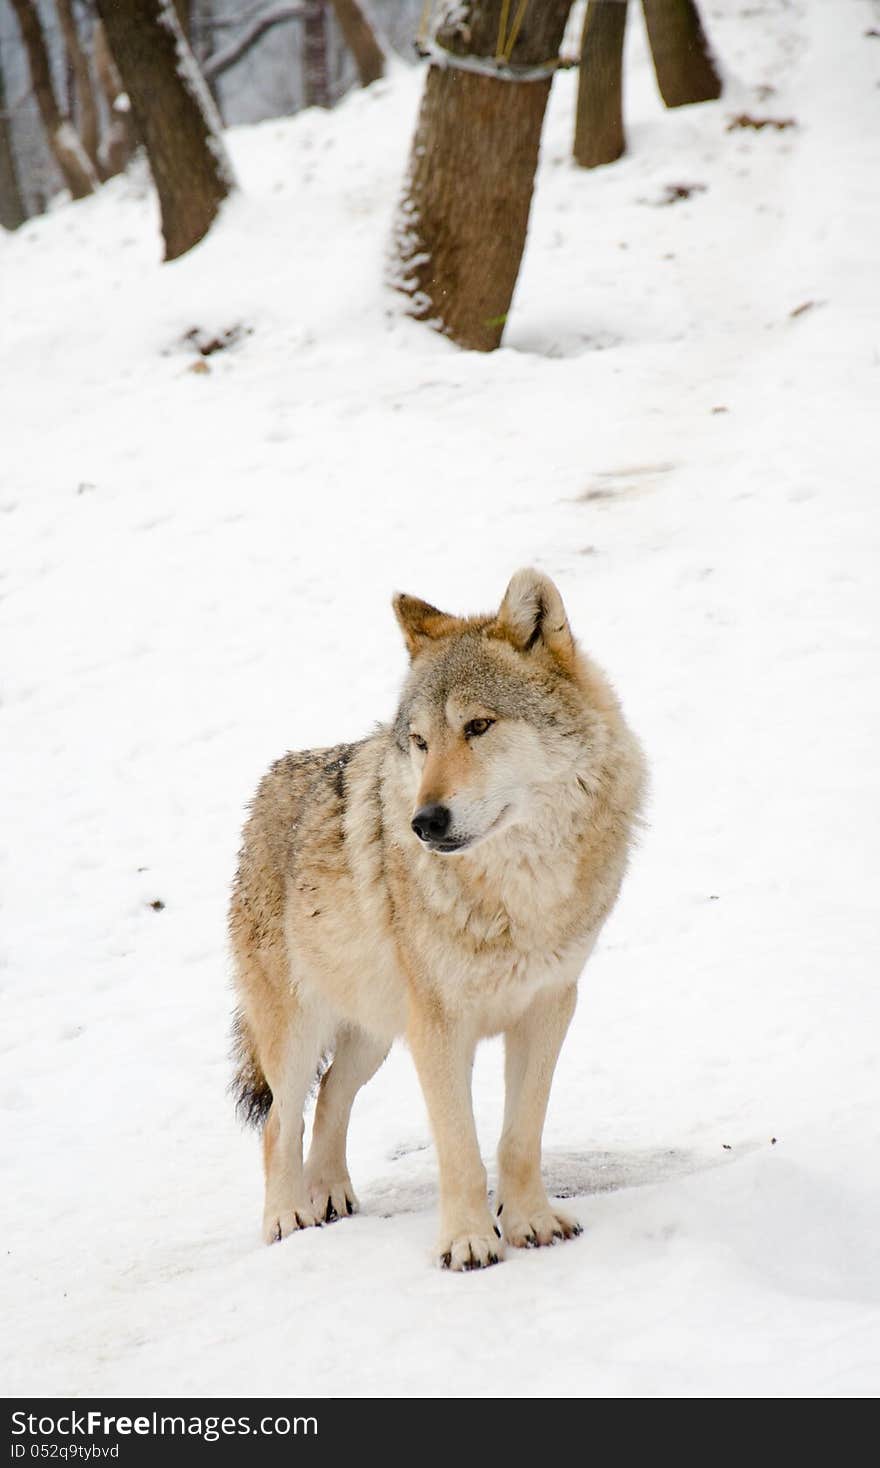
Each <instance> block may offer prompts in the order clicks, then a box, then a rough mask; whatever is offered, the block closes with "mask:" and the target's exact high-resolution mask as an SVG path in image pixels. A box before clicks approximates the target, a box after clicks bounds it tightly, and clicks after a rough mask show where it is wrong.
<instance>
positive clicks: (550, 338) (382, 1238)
mask: <svg viewBox="0 0 880 1468" xmlns="http://www.w3.org/2000/svg"><path fill="white" fill-rule="evenodd" d="M633 9H634V7H631V10H633ZM703 10H704V17H705V20H706V23H707V27H708V29H709V31H710V34H711V37H712V41H713V44H714V46H715V48H716V50H717V52H718V54H719V56H720V57H721V59H722V61H723V64H724V68H725V75H726V84H727V90H726V93H725V96H724V97H723V98H722V99H721V100H720V101H719V102H718V103H715V104H710V105H705V106H701V107H694V108H685V109H681V110H679V111H676V112H664V110H663V109H662V107H661V105H660V104H659V102H658V100H657V98H656V95H655V91H654V87H653V80H652V76H651V72H650V65H649V61H648V59H647V57H646V54H645V46H644V41H643V38H642V35H641V31H640V28H639V27H638V26H637V25H635V24H633V25H631V26H630V35H629V39H628V43H627V46H628V50H627V76H626V111H627V132H628V139H629V145H630V151H629V153H628V155H627V156H626V158H625V159H623V160H622V161H621V162H620V163H618V164H616V165H615V166H613V167H611V168H607V169H603V170H598V171H596V172H593V173H580V172H578V171H577V170H575V169H574V168H573V166H572V165H571V163H570V161H569V151H570V138H571V131H572V126H573V105H574V89H575V85H576V82H575V78H574V76H573V75H572V74H563V75H560V76H559V77H558V78H557V80H556V81H555V83H554V88H553V98H552V103H551V109H550V113H549V115H548V123H547V130H546V136H545V146H544V149H543V154H542V161H541V166H540V176H539V181H538V188H537V192H536V196H535V202H534V209H533V215H532V227H531V232H530V237H529V242H528V249H527V254H526V258H525V261H524V266H523V271H522V275H521V279H520V283H519V287H518V290H517V295H516V299H515V302H514V307H513V310H512V313H511V318H510V324H509V327H508V331H507V335H506V339H505V346H504V349H503V350H501V351H500V352H498V353H496V354H494V355H493V356H481V355H476V354H474V355H469V354H464V353H461V352H459V351H458V350H456V349H455V348H454V347H452V346H451V345H450V344H449V343H448V342H446V341H444V340H443V339H442V338H440V337H439V336H437V335H436V334H434V333H432V332H431V331H429V330H428V329H426V328H425V327H424V326H422V325H419V324H417V323H415V322H413V321H410V320H408V319H407V318H406V317H405V316H404V314H403V311H402V304H401V301H400V298H398V297H396V296H394V295H393V294H391V293H390V292H388V291H387V290H386V289H385V288H384V287H383V286H382V283H381V278H382V268H383V261H384V257H385V253H386V247H387V242H388V239H389V236H390V231H391V223H392V217H393V212H394V205H395V201H396V198H397V195H398V191H399V187H400V180H401V178H402V176H403V172H404V167H405V162H406V152H407V146H408V140H409V137H410V136H411V133H412V128H413V123H414V118H415V111H416V108H417V105H418V95H419V88H420V85H421V74H420V73H417V72H413V71H410V70H408V69H406V68H404V67H402V66H400V67H398V68H397V70H396V71H395V72H394V74H393V75H392V76H391V77H390V78H389V79H388V80H387V81H386V82H383V83H380V84H378V85H376V86H374V87H373V88H371V89H370V90H369V91H368V92H367V93H359V94H357V95H353V96H352V97H351V98H350V99H348V100H347V101H346V102H345V104H344V105H343V106H341V107H340V108H339V109H338V110H337V111H335V112H334V113H333V114H318V113H315V112H307V113H304V114H302V115H300V116H299V117H298V118H296V119H294V120H292V121H280V122H271V123H264V124H261V125H259V126H256V127H252V128H248V129H240V130H236V131H234V132H233V133H231V134H230V135H229V137H228V142H229V147H230V151H231V154H232V158H233V163H234V166H235V171H236V175H237V177H238V178H239V179H240V181H241V185H242V188H241V191H240V193H239V194H238V195H236V196H235V197H234V198H232V199H230V200H229V201H228V202H227V204H226V205H225V206H224V210H223V217H222V219H221V221H220V222H219V224H218V226H217V227H216V228H215V229H214V230H213V231H212V232H211V234H210V235H209V237H208V238H207V239H206V240H205V241H204V242H203V243H202V244H201V245H200V246H199V247H198V248H197V249H195V250H193V251H192V252H191V253H190V254H189V255H187V256H185V257H183V258H182V259H181V260H179V261H177V262H175V263H174V264H173V265H161V264H160V263H159V262H160V257H161V242H160V239H159V235H158V221H157V210H156V206H155V201H154V200H153V198H152V196H151V194H150V192H149V190H148V187H147V181H146V175H145V173H144V171H143V170H141V169H139V168H137V167H136V168H135V169H134V170H132V171H131V173H130V174H129V175H128V176H127V177H125V178H122V179H117V180H114V181H113V182H112V183H111V184H109V185H108V186H106V187H104V188H103V189H102V190H101V191H100V193H99V194H97V195H95V196H94V197H92V198H90V199H88V200H85V201H83V202H81V203H79V204H76V205H64V204H62V205H60V206H59V207H56V208H55V209H54V210H53V211H52V212H51V213H50V215H48V216H47V217H45V218H42V219H39V220H35V221H32V222H31V223H30V224H28V225H27V226H25V227H24V228H23V229H21V230H20V231H18V232H17V233H16V234H15V235H14V236H3V237H0V281H2V286H0V319H2V321H3V324H4V330H3V335H2V340H0V380H2V383H3V395H2V406H0V414H2V443H3V453H2V457H0V526H2V542H0V543H2V548H3V558H2V569H3V579H2V583H0V591H2V595H3V600H2V608H0V614H2V657H3V673H4V677H3V689H4V691H3V703H2V709H0V714H2V726H3V748H4V774H5V781H4V786H5V789H4V797H3V804H4V809H3V821H2V830H3V839H2V872H0V878H2V890H3V894H4V922H3V940H2V942H3V949H2V969H0V979H2V996H3V1001H4V1011H5V1019H4V1027H3V1037H4V1038H3V1048H4V1051H5V1056H4V1059H5V1065H4V1072H3V1081H2V1088H0V1105H2V1108H3V1112H4V1123H5V1124H4V1127H3V1132H2V1142H0V1186H2V1192H3V1197H4V1199H5V1200H6V1206H5V1210H4V1212H5V1228H4V1249H3V1266H4V1269H3V1273H4V1282H3V1297H4V1321H5V1330H4V1352H5V1355H6V1360H5V1364H4V1373H3V1380H4V1384H5V1390H6V1391H7V1393H9V1394H14V1393H17V1392H22V1393H25V1392H26V1393H29V1394H36V1395H52V1394H66V1395H72V1396H85V1395H89V1394H103V1395H110V1396H112V1395H117V1394H126V1393H139V1394H148V1395H156V1396H179V1395H188V1394H198V1395H204V1396H209V1397H210V1396H218V1395H222V1394H235V1395H287V1394H292V1395H296V1396H309V1395H317V1396H355V1397H356V1396H373V1395H375V1396H410V1395H414V1396H427V1397H434V1396H436V1397H455V1396H463V1397H467V1396H536V1397H555V1396H558V1397H565V1396H577V1397H667V1396H668V1397H744V1396H751V1397H777V1396H789V1397H813V1396H835V1397H837V1396H841V1397H854V1396H872V1395H874V1394H875V1393H876V1388H877V1381H878V1368H880V1244H878V1238H880V1229H878V1223H880V1206H878V1197H880V1189H878V1186H877V1162H876V1158H877V1143H878V1131H880V1123H878V1107H877V1101H878V1075H880V1072H878V1064H877V1034H878V1019H880V1012H878V1010H880V1004H878V997H877V980H876V952H877V946H878V936H880V934H878V914H877V900H876V858H877V852H876V844H877V843H876V829H877V816H878V793H880V789H878V787H880V781H878V773H877V759H876V740H877V713H878V703H880V698H878V691H877V676H876V669H877V648H876V628H877V625H878V624H877V612H878V590H877V585H878V578H877V574H876V566H877V551H878V544H877V542H878V530H877V526H878V517H877V511H876V501H877V488H878V478H877V461H876V425H877V401H878V390H880V305H878V294H877V288H876V240H877V237H878V228H880V217H878V216H880V205H878V199H877V191H876V180H877V178H878V176H880V135H878V133H877V129H876V127H875V126H874V125H873V108H874V106H875V104H876V97H877V84H878V81H880V44H878V42H877V41H876V40H875V39H872V38H870V37H868V36H867V35H866V34H865V33H866V32H867V31H869V30H870V29H871V28H872V27H876V26H877V25H878V22H880V5H878V4H877V3H874V0H870V3H869V0H841V3H839V4H836V5H834V6H830V5H828V4H827V0H798V3H796V4H788V3H783V0H764V3H762V4H761V5H760V6H751V7H749V8H748V10H747V11H743V12H742V14H738V13H734V11H733V9H732V8H730V7H727V6H721V5H720V3H719V4H716V5H714V6H712V5H710V4H708V3H707V4H705V5H704V6H703ZM634 19H635V17H634ZM769 86H772V87H774V88H775V91H774V92H773V93H772V94H770V93H767V92H766V91H764V90H762V89H764V88H766V87H769ZM743 112H747V113H750V114H751V115H753V116H756V117H774V118H788V117H791V118H794V119H796V123H797V125H796V126H795V127H792V128H789V129H786V130H783V131H776V130H774V129H771V128H764V129H763V130H762V131H759V132H756V131H752V130H747V129H743V128H735V129H733V130H728V128H729V123H730V119H731V118H733V117H735V116H736V115H738V114H740V113H743ZM697 184H699V185H703V186H704V188H703V190H702V191H700V190H695V191H694V192H692V193H690V194H689V196H688V197H685V198H679V199H678V200H677V202H674V203H672V204H667V203H665V202H664V201H665V200H666V199H667V198H668V191H669V186H671V185H686V186H691V185H697ZM799 308H805V309H800V310H799ZM794 313H798V314H794ZM233 328H240V332H239V334H238V337H237V342H236V344H235V345H233V346H230V347H229V348H228V349H226V350H222V351H217V352H215V353H214V354H213V355H211V356H209V357H207V358H202V357H201V356H199V355H198V353H197V352H196V351H195V350H194V349H193V346H192V345H191V344H190V343H187V342H186V340H185V338H186V335H187V333H189V332H191V331H192V330H193V329H198V330H199V332H201V333H202V334H203V336H202V338H201V339H203V340H207V339H209V338H212V337H214V338H218V337H220V336H222V334H223V333H224V332H227V331H231V330H232V329H233ZM196 368H197V369H199V370H194V369H196ZM204 369H207V370H204ZM528 563H534V564H537V565H539V566H541V567H542V568H543V569H545V570H546V571H548V572H549V573H550V574H551V575H553V576H554V577H555V578H556V579H557V580H558V582H559V584H560V587H561V589H562V591H563V594H564V596H565V598H566V603H567V606H568V610H569V613H570V616H571V620H572V622H573V624H574V626H575V629H576V630H577V631H578V632H579V634H580V635H581V637H582V639H583V641H584V643H585V644H586V645H587V646H588V647H589V648H590V650H591V652H592V653H593V654H594V655H595V656H596V657H597V658H598V660H599V661H600V662H601V663H602V664H603V665H605V666H606V667H607V668H608V670H609V671H610V673H611V675H612V677H613V679H614V681H615V683H616V684H617V686H618V687H619V689H620V691H621V693H622V696H623V699H624V703H625V706H626V708H627V711H628V714H629V716H630V719H631V721H632V723H633V725H634V727H635V728H636V729H637V731H638V732H639V734H640V736H641V738H642V740H643V742H644V744H645V747H646V749H647V752H648V756H649V759H650V763H651V767H652V789H653V794H652V801H651V806H650V810H649V813H648V816H649V819H648V827H647V829H646V831H645V833H644V836H643V839H642V843H641V846H640V849H639V851H638V853H637V856H636V859H635V861H634V864H633V868H632V871H631V874H630V877H629V879H628V882H627V885H626V887H625V891H624V895H623V897H622V900H621V902H620V905H619V907H618V909H617V911H616V913H615V915H614V917H613V919H612V920H611V922H610V923H609V925H608V927H607V929H606V931H605V934H604V935H603V939H602V941H601V943H600V946H599V949H598V950H597V953H596V954H595V956H594V957H593V959H592V960H591V962H590V964H589V966H588V969H587V971H586V974H585V976H584V979H583V981H582V985H581V998H580V1004H579V1009H578V1013H577V1015H576V1018H575V1022H574V1025H573V1027H572V1031H571V1033H570V1035H569V1038H568V1041H567V1043H566V1047H565V1049H564V1052H563V1056H562V1059H561V1062H560V1066H559V1069H558V1073H557V1077H556V1081H555V1085H554V1091H553V1096H552V1099H551V1107H550V1115H549V1118H548V1123H547V1130H546V1136H545V1170H546V1176H547V1179H548V1184H549V1186H550V1189H551V1191H555V1192H559V1193H563V1194H565V1195H567V1196H569V1195H571V1196H574V1197H575V1199H576V1203H575V1205H574V1206H575V1210H576V1211H577V1213H578V1215H579V1216H580V1218H581V1220H582V1222H583V1223H584V1225H585V1232H584V1234H583V1236H582V1238H580V1239H579V1240H577V1241H575V1242H572V1243H570V1244H566V1245H564V1246H559V1247H556V1248H553V1249H547V1250H540V1251H534V1252H527V1253H522V1254H517V1255H515V1256H514V1257H509V1258H508V1260H507V1261H506V1262H505V1263H504V1264H503V1265H502V1266H501V1267H499V1268H496V1269H491V1270H488V1271H486V1272H485V1273H483V1274H471V1275H465V1276H451V1275H448V1274H445V1273H442V1272H440V1271H439V1270H436V1269H434V1268H432V1267H431V1264H430V1246H431V1243H432V1241H433V1235H434V1230H435V1226H436V1215H435V1203H436V1188H435V1165H434V1158H433V1153H432V1150H431V1146H430V1138H429V1131H428V1126H427V1121H426V1118H425V1112H424V1106H423V1103H422V1100H421V1096H420V1093H419V1089H418V1085H417V1082H416V1080H415V1076H414V1072H413V1068H412V1064H411V1061H410V1059H409V1057H408V1055H407V1054H406V1051H405V1050H404V1049H403V1048H402V1047H401V1048H399V1049H397V1050H396V1051H395V1052H394V1053H393V1054H392V1056H391V1058H390V1059H389V1061H388V1063H387V1064H386V1066H385V1067H384V1068H383V1070H382V1071H380V1073H379V1075H378V1076H377V1077H376V1079H375V1080H374V1081H373V1082H372V1083H371V1085H370V1086H369V1087H368V1088H367V1089H366V1091H365V1092H364V1093H363V1094H362V1096H361V1098H360V1100H359V1102H358V1105H357V1108H356V1111H355V1116H354V1122H353V1127H352V1137H351V1169H352V1176H353V1179H354V1183H355V1187H356V1188H357V1190H358V1192H359V1195H360V1198H361V1202H362V1205H363V1211H362V1213H361V1214H360V1215H359V1216H358V1217H356V1218H355V1219H353V1220H351V1221H345V1222H343V1223H340V1224H338V1225H334V1226H333V1227H329V1228H324V1229H321V1230H314V1231H311V1232H308V1233H304V1234H302V1235H300V1236H298V1237H296V1238H294V1239H292V1240H290V1241H288V1242H286V1243H284V1244H283V1245H281V1246H278V1247H275V1248H272V1249H265V1248H264V1247H263V1246H262V1245H261V1244H260V1242H259V1217H260V1209H261V1195H260V1188H261V1183H260V1169H259V1147H258V1144H257V1141H256V1139H255V1138H254V1136H253V1135H252V1134H248V1133H242V1132H240V1131H239V1130H238V1128H237V1126H236V1124H235V1121H234V1118H233V1114H232V1109H231V1105H230V1103H229V1100H228V1098H227V1096H226V1095H225V1086H226V1083H227V1079H228V1075H229V1064H228V1061H227V1044H228V1018H229V1009H230V995H229V989H228V980H229V966H228V958H227V955H226V949H225V937H224V920H225V904H226V895H227V891H228V885H229V881H230V878H231V874H232V871H233V867H234V861H235V852H236V849H237V843H238V835H239V829H240V824H241V819H242V813H243V808H244V805H245V802H246V801H247V799H248V798H249V796H250V794H251V792H252V790H253V787H254V785H255V783H256V781H257V779H258V778H259V776H260V774H261V773H262V771H263V769H264V768H265V767H266V765H267V764H268V763H269V761H270V760H271V759H273V758H274V757H275V756H277V755H278V754H279V753H280V752H282V751H283V750H284V749H285V748H296V747H301V746H304V745H316V744H320V743H324V742H335V741H336V740H342V739H351V738H357V737H359V736H360V735H361V734H363V733H365V732H366V731H367V730H368V729H369V728H370V727H371V725H372V724H373V722H374V721H375V720H376V719H380V718H387V717H388V716H389V715H390V714H391V713H392V711H393V708H394V704H395V697H396V690H397V687H398V685H399V682H400V679H401V677H402V675H403V671H404V655H403V650H402V647H401V645H400V642H399V635H398V633H397V631H396V628H395V627H394V624H393V619H392V616H391V612H390V609H389V607H388V600H389V597H390V594H391V592H392V590H393V589H395V588H400V589H405V590H408V591H411V592H413V593H415V594H417V595H420V596H423V597H426V598H428V599H429V600H432V601H435V602H437V603H439V604H440V605H442V606H444V607H448V608H449V609H451V610H455V611H462V612H464V611H473V610H478V609H483V608H487V607H489V606H491V605H492V604H493V603H494V602H496V601H497V600H498V599H499V598H500V596H501V593H502V592H503V589H504V586H505V585H506V581H507V578H508V577H509V575H510V573H511V571H513V570H514V569H515V568H516V567H517V566H519V565H522V564H528ZM156 902H161V903H163V904H164V906H163V907H162V908H154V906H153V904H154V903H156ZM474 1091H475V1098H476V1111H477V1118H478V1124H479V1129H480V1135H481V1139H482V1144H483V1149H484V1154H485V1155H486V1157H487V1160H488V1161H489V1166H490V1170H491V1156H492V1151H493V1148H494V1144H495V1140H496V1138H497V1132H498V1128H499V1124H500V1110H501V1096H502V1076H501V1051H500V1046H499V1045H498V1044H497V1043H494V1042H493V1043H492V1044H489V1045H487V1046H485V1047H484V1048H483V1050H481V1052H480V1055H479V1058H478V1063H477V1067H476V1072H475V1082H474ZM774 1139H775V1140H774Z"/></svg>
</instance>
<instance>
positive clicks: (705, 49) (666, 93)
mask: <svg viewBox="0 0 880 1468" xmlns="http://www.w3.org/2000/svg"><path fill="white" fill-rule="evenodd" d="M642 7H643V9H644V12H645V25H646V27H647V30H648V40H649V42H650V44H651V55H652V56H653V58H654V71H655V73H656V76H657V86H658V87H659V88H660V95H661V97H662V98H663V101H664V102H665V103H666V106H667V107H685V106H687V105H688V103H690V102H712V101H714V99H715V98H716V97H720V96H721V78H720V76H719V75H718V72H717V70H716V67H715V63H714V61H713V59H712V52H711V49H710V47H709V42H708V40H707V38H706V33H705V31H704V30H703V25H702V22H701V20H700V13H699V11H698V10H697V7H696V4H695V3H694V0H642Z"/></svg>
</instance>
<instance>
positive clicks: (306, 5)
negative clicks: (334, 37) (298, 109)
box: [303, 0, 330, 107]
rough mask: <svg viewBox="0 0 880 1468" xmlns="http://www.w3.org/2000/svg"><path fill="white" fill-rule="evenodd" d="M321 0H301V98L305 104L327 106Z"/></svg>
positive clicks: (324, 24)
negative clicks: (302, 95)
mask: <svg viewBox="0 0 880 1468" xmlns="http://www.w3.org/2000/svg"><path fill="white" fill-rule="evenodd" d="M329 77H330V68H329V64H328V57H327V10H326V6H325V0H303V92H304V97H303V100H304V102H305V105H306V107H329V106H330V80H329Z"/></svg>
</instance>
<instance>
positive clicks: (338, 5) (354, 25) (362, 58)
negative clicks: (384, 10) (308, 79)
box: [331, 0, 385, 87]
mask: <svg viewBox="0 0 880 1468" xmlns="http://www.w3.org/2000/svg"><path fill="white" fill-rule="evenodd" d="M331 4H332V6H333V14H334V15H335V16H336V23H337V25H338V26H339V29H340V30H341V32H342V36H343V40H344V41H345V44H346V46H347V47H348V49H349V51H350V52H351V54H352V56H353V57H354V60H355V65H356V66H357V69H358V76H359V77H360V83H361V86H362V87H368V86H369V85H370V83H371V82H377V81H379V79H380V78H381V77H383V76H384V75H385V52H384V51H383V49H382V47H381V45H380V44H379V41H378V39H377V37H376V32H375V31H374V30H373V27H372V26H371V25H370V22H369V21H368V19H367V17H366V15H365V14H364V9H363V6H362V5H359V4H358V0H331Z"/></svg>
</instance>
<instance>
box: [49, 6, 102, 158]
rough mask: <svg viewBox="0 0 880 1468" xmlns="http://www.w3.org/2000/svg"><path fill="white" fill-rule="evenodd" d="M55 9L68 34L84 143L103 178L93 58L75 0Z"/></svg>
mask: <svg viewBox="0 0 880 1468" xmlns="http://www.w3.org/2000/svg"><path fill="white" fill-rule="evenodd" d="M55 9H56V10H57V12H58V20H59V23H60V26H61V33H62V35H63V36H64V48H65V50H66V52H67V56H68V60H69V61H70V65H71V68H72V70H73V75H74V79H75V81H76V100H77V106H78V118H77V122H78V128H77V131H78V132H79V135H80V139H81V140H82V145H83V147H84V148H85V150H86V153H87V154H88V156H89V162H90V163H91V165H92V167H93V168H94V170H95V172H96V173H97V174H98V176H99V177H100V174H101V167H100V164H99V161H98V107H97V104H96V102H95V92H94V88H93V87H92V74H91V72H90V70H89V61H88V57H87V56H86V53H85V51H84V49H83V45H82V42H81V41H80V38H79V31H78V30H77V28H76V21H75V19H74V15H73V3H72V0H55Z"/></svg>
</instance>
